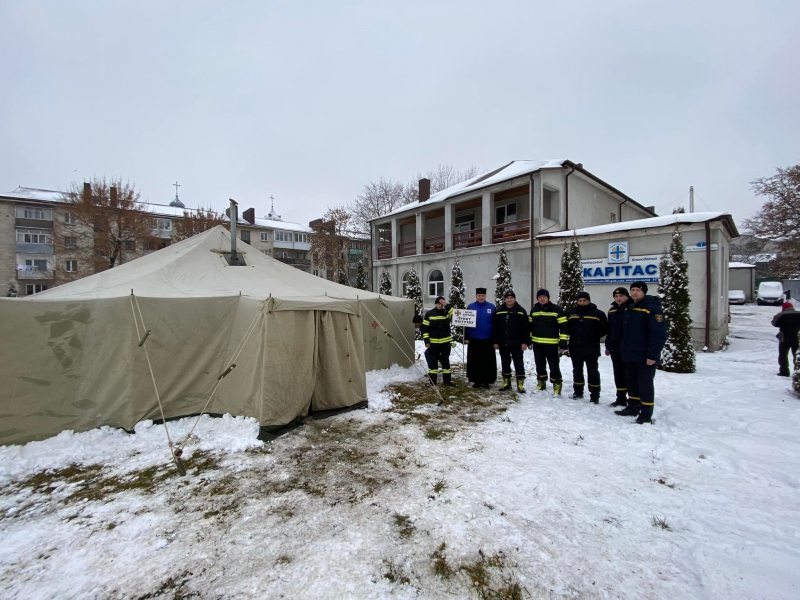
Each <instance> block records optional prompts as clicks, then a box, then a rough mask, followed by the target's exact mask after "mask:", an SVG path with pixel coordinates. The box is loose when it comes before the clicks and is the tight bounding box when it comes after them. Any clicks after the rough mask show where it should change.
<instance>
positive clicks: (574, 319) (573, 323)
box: [566, 292, 608, 404]
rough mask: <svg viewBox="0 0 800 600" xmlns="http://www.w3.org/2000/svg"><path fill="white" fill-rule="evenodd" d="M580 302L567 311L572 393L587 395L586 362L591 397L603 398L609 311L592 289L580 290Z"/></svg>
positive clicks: (579, 396) (578, 297)
mask: <svg viewBox="0 0 800 600" xmlns="http://www.w3.org/2000/svg"><path fill="white" fill-rule="evenodd" d="M577 301H578V305H577V306H576V307H575V308H571V309H570V310H568V311H567V313H566V317H567V329H568V331H569V357H570V358H571V359H572V385H573V391H574V393H573V394H572V397H573V398H575V399H579V398H583V392H584V390H585V389H586V380H584V378H583V365H584V364H585V365H586V379H588V383H589V401H590V402H593V403H594V404H597V403H598V402H600V369H599V368H598V366H597V359H599V358H600V338H602V337H603V336H604V335H606V333H608V320H607V319H606V313H604V312H603V311H602V310H598V308H597V306H596V305H594V304H592V302H591V297H590V296H589V294H588V292H578V296H577Z"/></svg>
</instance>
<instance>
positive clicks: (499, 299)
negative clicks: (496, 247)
mask: <svg viewBox="0 0 800 600" xmlns="http://www.w3.org/2000/svg"><path fill="white" fill-rule="evenodd" d="M494 285H495V288H494V303H495V305H496V306H502V305H503V298H504V297H505V295H506V292H507V291H509V290H511V291H514V285H513V284H512V283H511V267H509V266H508V257H507V256H506V249H505V248H503V247H501V248H500V262H499V263H497V277H496V279H495V284H494Z"/></svg>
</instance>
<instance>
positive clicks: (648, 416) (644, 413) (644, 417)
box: [636, 406, 653, 425]
mask: <svg viewBox="0 0 800 600" xmlns="http://www.w3.org/2000/svg"><path fill="white" fill-rule="evenodd" d="M652 422H653V407H652V406H642V410H641V412H639V417H638V418H637V419H636V423H638V424H639V425H643V424H645V423H652Z"/></svg>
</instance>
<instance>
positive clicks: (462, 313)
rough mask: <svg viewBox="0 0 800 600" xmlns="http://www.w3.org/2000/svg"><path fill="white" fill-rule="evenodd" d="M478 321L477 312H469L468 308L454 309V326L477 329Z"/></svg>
mask: <svg viewBox="0 0 800 600" xmlns="http://www.w3.org/2000/svg"><path fill="white" fill-rule="evenodd" d="M477 321H478V311H477V310H467V309H466V308H454V309H453V325H455V326H456V327H475V325H476V324H477Z"/></svg>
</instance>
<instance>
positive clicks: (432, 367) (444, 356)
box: [425, 342, 452, 383]
mask: <svg viewBox="0 0 800 600" xmlns="http://www.w3.org/2000/svg"><path fill="white" fill-rule="evenodd" d="M450 349H451V346H450V342H445V343H444V344H431V345H430V348H428V349H427V351H426V352H425V360H427V361H428V376H429V377H430V378H431V379H432V380H433V382H434V383H436V376H437V375H438V373H439V363H442V375H443V376H444V381H445V382H448V381H450V374H451V373H452V371H451V370H450Z"/></svg>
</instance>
